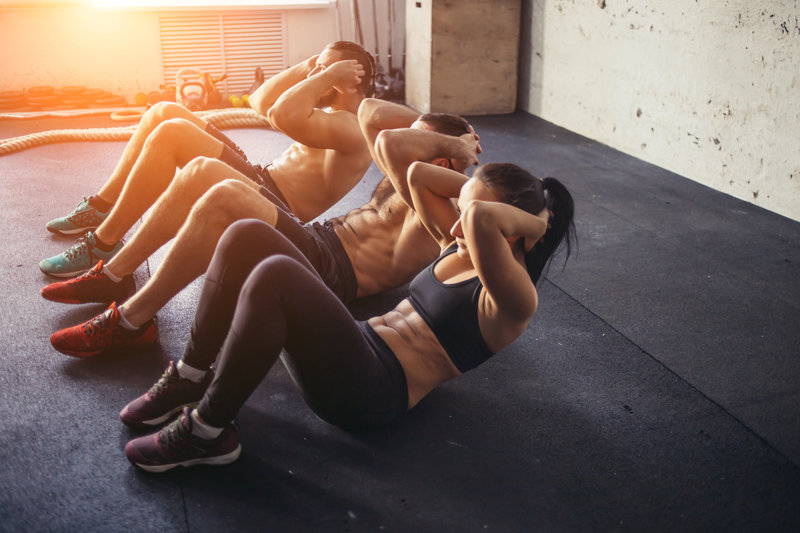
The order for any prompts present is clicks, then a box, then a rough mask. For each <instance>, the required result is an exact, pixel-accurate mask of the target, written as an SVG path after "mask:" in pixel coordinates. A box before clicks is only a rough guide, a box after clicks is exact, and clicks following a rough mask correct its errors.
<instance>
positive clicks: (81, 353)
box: [50, 302, 158, 357]
mask: <svg viewBox="0 0 800 533" xmlns="http://www.w3.org/2000/svg"><path fill="white" fill-rule="evenodd" d="M157 336H158V334H157V331H156V325H155V322H153V320H152V319H151V320H148V321H147V322H146V323H145V324H144V325H142V326H141V327H139V328H137V329H135V330H129V329H125V328H124V327H122V325H121V324H120V323H119V310H118V309H117V304H116V302H114V303H112V304H111V305H110V306H109V307H108V309H106V310H105V311H104V312H102V313H100V314H99V315H97V316H96V317H94V318H93V319H91V320H87V321H86V322H84V323H83V324H78V325H77V326H73V327H71V328H66V329H62V330H61V331H56V332H55V333H53V334H52V335H50V344H52V345H53V348H55V349H56V350H58V351H59V352H61V353H63V354H67V355H71V356H73V357H91V356H92V355H97V354H99V353H101V352H105V351H118V350H124V349H127V348H134V347H137V346H144V345H147V344H151V343H153V342H155V340H156V337H157Z"/></svg>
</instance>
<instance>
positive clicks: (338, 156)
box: [269, 111, 372, 222]
mask: <svg viewBox="0 0 800 533" xmlns="http://www.w3.org/2000/svg"><path fill="white" fill-rule="evenodd" d="M337 113H346V112H344V111H338V112H337ZM348 114H349V115H352V120H353V125H352V127H355V128H357V127H358V122H357V120H356V117H355V115H353V114H352V113H348ZM371 162H372V159H371V157H370V154H369V150H368V149H367V145H366V142H365V143H363V145H360V146H354V147H353V150H352V151H350V152H347V153H345V152H340V151H337V150H332V149H324V148H313V147H310V146H306V145H304V144H301V143H299V142H295V143H294V144H292V145H291V146H290V147H289V148H288V149H287V150H286V151H285V152H283V153H282V154H281V155H280V156H278V157H277V158H276V159H275V160H273V161H272V163H271V165H270V167H269V172H270V176H271V177H272V179H273V180H274V181H275V184H276V185H277V186H278V188H279V189H280V191H281V193H282V194H283V196H284V197H285V198H286V201H287V203H288V204H289V208H290V209H291V210H292V212H293V213H294V214H295V215H296V216H297V217H298V218H299V219H300V220H302V221H304V222H307V221H309V220H311V219H313V218H315V217H317V216H318V215H319V214H320V213H322V212H324V211H325V210H326V209H328V208H329V207H330V206H332V205H333V204H335V203H336V202H338V201H339V200H340V199H341V198H342V197H343V196H344V195H345V194H347V192H348V191H349V190H350V189H352V188H353V187H354V186H355V184H356V183H358V181H359V180H360V179H361V178H362V177H363V176H364V173H365V172H366V171H367V168H368V167H369V165H370V163H371Z"/></svg>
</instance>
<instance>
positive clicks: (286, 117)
mask: <svg viewBox="0 0 800 533" xmlns="http://www.w3.org/2000/svg"><path fill="white" fill-rule="evenodd" d="M266 115H267V120H269V123H270V124H272V127H273V128H275V129H279V130H283V129H284V128H285V126H286V124H289V123H291V121H292V120H293V119H292V117H291V116H290V113H288V112H287V110H285V109H284V107H283V106H278V105H273V106H272V107H270V108H269V109H268V110H267V113H266Z"/></svg>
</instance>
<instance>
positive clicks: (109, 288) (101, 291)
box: [41, 259, 136, 304]
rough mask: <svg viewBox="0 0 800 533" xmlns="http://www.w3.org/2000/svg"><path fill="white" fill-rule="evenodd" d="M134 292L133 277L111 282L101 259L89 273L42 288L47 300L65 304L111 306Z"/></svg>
mask: <svg viewBox="0 0 800 533" xmlns="http://www.w3.org/2000/svg"><path fill="white" fill-rule="evenodd" d="M134 292H136V284H135V283H134V282H133V276H132V275H127V276H125V277H123V278H122V280H120V281H119V282H116V281H111V279H110V278H109V277H108V276H106V275H105V274H104V273H103V260H102V259H101V260H100V261H98V262H97V264H96V265H95V266H94V268H92V269H91V270H90V271H89V272H86V273H85V274H81V275H80V276H78V277H77V278H73V279H71V280H68V281H58V282H56V283H51V284H50V285H48V286H46V287H42V290H41V295H42V298H44V299H45V300H50V301H51V302H60V303H64V304H86V303H102V304H110V303H111V302H124V301H125V300H127V299H128V298H129V297H130V296H131V295H132V294H133V293H134Z"/></svg>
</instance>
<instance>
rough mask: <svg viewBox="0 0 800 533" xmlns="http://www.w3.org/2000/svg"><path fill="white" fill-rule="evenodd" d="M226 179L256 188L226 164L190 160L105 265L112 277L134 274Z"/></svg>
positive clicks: (208, 160) (207, 160)
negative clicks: (201, 201)
mask: <svg viewBox="0 0 800 533" xmlns="http://www.w3.org/2000/svg"><path fill="white" fill-rule="evenodd" d="M226 179H236V180H239V181H241V182H242V183H245V184H247V185H248V186H249V187H251V188H253V189H254V190H257V189H258V186H257V185H256V184H255V183H254V182H253V181H252V180H250V179H248V178H246V177H245V176H244V175H242V174H240V173H239V172H237V171H236V170H234V169H232V168H231V167H229V166H228V165H226V164H225V163H223V162H221V161H217V160H216V159H210V158H207V157H198V158H195V159H192V160H191V161H190V162H189V163H188V164H187V165H186V166H185V167H183V169H182V170H181V171H180V172H178V174H177V175H176V176H175V179H173V180H172V182H171V183H170V184H169V187H167V190H166V191H164V194H162V195H161V197H160V198H159V199H158V200H157V201H156V203H155V204H153V209H151V210H150V213H149V214H148V215H147V217H146V218H145V219H144V222H143V223H142V225H141V227H139V229H138V230H137V231H136V233H135V234H134V235H133V237H132V238H131V239H130V240H129V241H128V242H127V243H126V244H125V246H124V247H123V248H122V250H120V251H119V253H117V255H115V256H114V257H113V258H112V259H111V260H110V261H109V262H108V263H107V264H106V268H107V269H108V270H109V271H110V272H111V273H112V274H114V275H115V276H119V277H122V276H126V275H128V274H133V272H134V271H135V270H136V268H137V267H138V266H139V265H140V264H142V262H144V261H145V259H147V258H148V257H150V255H152V254H153V253H154V252H155V251H156V250H158V249H159V248H160V247H161V246H163V245H164V244H165V243H166V242H167V241H169V240H170V239H171V238H173V237H174V236H175V234H176V233H178V230H179V229H180V228H181V226H182V225H183V223H184V222H186V219H187V217H188V216H189V212H190V210H191V209H192V206H193V205H194V204H195V202H197V200H198V199H199V198H200V197H202V196H203V195H204V194H205V193H206V192H207V191H208V190H209V189H210V188H211V187H212V186H214V185H216V184H217V183H220V182H222V181H224V180H226Z"/></svg>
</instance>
